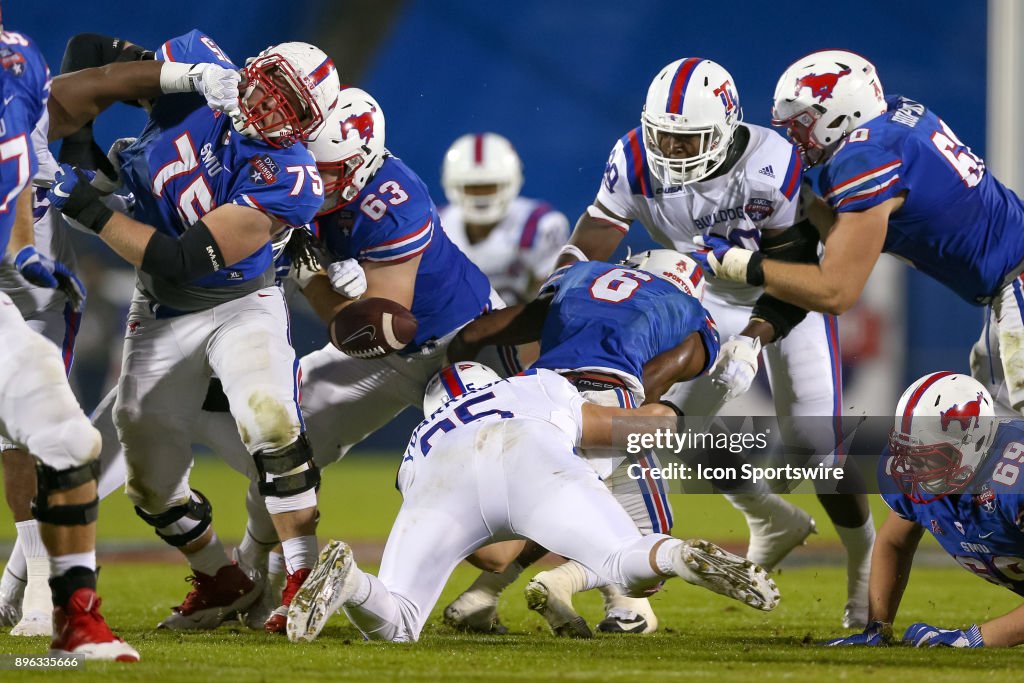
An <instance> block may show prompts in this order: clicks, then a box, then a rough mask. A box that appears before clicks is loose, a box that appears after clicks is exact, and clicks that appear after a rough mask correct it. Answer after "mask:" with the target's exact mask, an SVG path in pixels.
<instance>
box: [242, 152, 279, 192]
mask: <svg viewBox="0 0 1024 683" xmlns="http://www.w3.org/2000/svg"><path fill="white" fill-rule="evenodd" d="M249 165H250V166H252V168H250V169H249V180H251V181H252V182H253V183H255V184H256V185H273V184H274V183H276V182H277V174H278V173H280V172H281V167H280V166H278V165H277V162H276V161H274V160H273V159H272V158H270V155H269V154H257V155H256V156H254V157H252V158H251V159H249Z"/></svg>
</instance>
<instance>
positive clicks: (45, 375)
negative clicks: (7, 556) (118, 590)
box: [0, 26, 139, 662]
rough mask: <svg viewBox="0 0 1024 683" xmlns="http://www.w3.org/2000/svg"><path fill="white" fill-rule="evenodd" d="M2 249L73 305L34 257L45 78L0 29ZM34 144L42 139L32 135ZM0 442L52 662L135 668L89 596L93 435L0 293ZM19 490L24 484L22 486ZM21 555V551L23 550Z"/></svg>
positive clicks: (53, 269) (19, 43) (57, 366)
mask: <svg viewBox="0 0 1024 683" xmlns="http://www.w3.org/2000/svg"><path fill="white" fill-rule="evenodd" d="M0 85H2V87H3V91H4V94H5V97H4V107H3V110H2V113H0V124H2V126H0V128H2V131H3V132H2V137H3V139H2V140H0V148H2V149H3V154H2V158H3V159H5V160H6V162H5V163H3V164H0V186H2V187H0V194H2V196H3V197H4V201H3V204H2V206H0V245H2V246H3V248H4V250H5V252H6V253H7V254H8V255H13V257H14V261H15V263H16V264H17V265H18V266H19V270H20V271H21V272H22V273H23V274H25V275H28V276H29V277H30V278H32V279H35V280H36V281H38V282H39V283H43V284H45V285H47V286H50V287H58V286H60V287H62V288H64V289H65V291H66V292H67V293H68V294H69V295H70V297H71V298H73V299H75V300H76V301H78V303H80V299H81V297H82V296H84V292H83V291H82V290H81V289H80V287H79V283H77V279H76V278H75V277H74V275H73V274H72V273H71V271H70V270H69V269H68V268H67V267H66V265H64V264H62V263H59V262H56V261H53V260H52V259H50V258H48V257H45V256H44V255H43V254H40V253H39V251H38V250H36V249H35V247H34V230H33V211H32V209H33V206H32V194H33V193H32V189H31V188H30V187H29V186H28V185H29V181H30V180H31V179H32V177H33V176H34V175H35V173H36V172H37V170H38V167H39V160H38V157H37V152H36V150H35V147H36V144H38V143H37V142H36V141H34V140H33V133H34V130H35V129H37V128H39V129H40V131H41V133H40V134H41V136H42V140H43V143H42V144H43V146H44V147H45V131H46V128H47V98H48V97H49V95H50V88H51V84H50V73H49V69H48V68H47V66H46V62H45V60H44V59H43V57H42V55H41V54H40V53H39V50H38V48H36V46H35V45H34V44H33V43H32V41H31V40H30V39H29V38H28V37H26V36H24V35H22V34H20V33H15V32H13V31H4V30H3V29H2V26H0ZM37 137H39V136H38V135H37ZM0 337H2V339H3V343H4V352H5V363H4V365H3V367H4V370H3V372H0V384H2V389H0V433H3V435H4V437H5V439H6V441H7V442H8V443H9V444H10V445H13V446H15V447H16V448H17V449H18V450H20V451H23V452H25V453H30V454H32V455H33V456H34V457H35V458H36V461H37V463H36V482H37V493H36V496H35V499H34V501H33V504H32V514H33V516H34V517H35V519H36V520H37V521H38V522H39V532H40V535H41V537H42V541H43V545H44V546H45V548H46V551H47V553H48V554H49V556H50V557H49V569H50V571H49V574H50V580H49V584H50V591H51V596H52V604H53V630H52V633H51V635H52V636H53V640H52V642H51V644H50V652H51V654H54V655H66V654H76V655H81V656H84V657H85V658H86V659H105V660H117V661H124V662H135V661H138V659H139V653H138V652H136V651H135V649H134V648H132V647H131V646H130V645H128V644H127V643H125V642H124V641H123V640H121V639H120V638H118V637H117V636H115V635H114V634H113V632H111V630H110V628H109V627H108V626H107V624H106V622H105V621H104V619H103V616H102V615H101V614H100V612H99V606H100V600H99V598H98V596H97V594H96V547H95V543H96V518H97V516H98V512H99V499H98V498H97V496H96V476H97V470H98V467H97V466H98V462H97V455H98V453H99V450H100V434H99V432H97V431H96V429H94V428H93V427H92V426H91V425H90V424H89V420H88V418H86V416H85V414H84V413H83V412H82V409H81V408H80V407H79V405H78V402H77V401H76V400H75V397H74V395H73V393H72V392H71V388H70V386H69V385H68V382H67V376H66V374H65V370H64V364H63V363H62V362H61V359H60V357H59V354H58V353H57V350H56V349H55V348H54V347H53V344H52V343H51V342H50V341H49V340H48V339H47V338H46V337H44V336H43V335H42V334H40V333H38V332H37V331H35V330H34V329H32V327H30V326H29V324H28V323H26V321H25V319H24V318H23V317H22V316H21V313H20V312H19V310H18V307H17V306H16V305H15V303H14V301H12V299H11V297H10V296H9V295H7V294H6V293H3V292H0ZM22 481H23V480H22ZM26 550H28V549H26Z"/></svg>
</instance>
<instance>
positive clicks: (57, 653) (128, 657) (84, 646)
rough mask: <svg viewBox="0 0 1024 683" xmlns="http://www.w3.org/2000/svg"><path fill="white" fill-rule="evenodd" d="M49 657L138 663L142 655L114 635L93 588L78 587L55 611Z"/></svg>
mask: <svg viewBox="0 0 1024 683" xmlns="http://www.w3.org/2000/svg"><path fill="white" fill-rule="evenodd" d="M50 655H51V656H54V657H64V656H67V655H85V658H86V659H98V660H109V661H115V662H137V661H139V653H138V652H136V650H135V648H133V647H132V646H131V645H129V644H128V643H126V642H124V641H123V640H121V639H120V638H118V637H117V636H115V635H114V633H113V631H111V630H110V627H109V626H107V622H106V621H104V619H103V615H102V614H100V599H99V597H97V596H96V591H94V590H92V589H91V588H79V589H78V590H76V591H75V592H74V593H72V595H71V599H70V600H68V604H67V606H65V607H56V608H54V610H53V642H51V643H50Z"/></svg>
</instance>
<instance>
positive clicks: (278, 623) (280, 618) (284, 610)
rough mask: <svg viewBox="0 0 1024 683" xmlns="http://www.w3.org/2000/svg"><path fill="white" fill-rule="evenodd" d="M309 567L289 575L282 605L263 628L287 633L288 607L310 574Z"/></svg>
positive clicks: (272, 631) (282, 596) (269, 631)
mask: <svg viewBox="0 0 1024 683" xmlns="http://www.w3.org/2000/svg"><path fill="white" fill-rule="evenodd" d="M310 571H311V570H309V569H296V570H295V572H294V573H293V574H289V575H288V581H287V582H286V583H285V585H284V592H282V593H281V605H280V606H279V607H277V608H276V609H275V610H274V611H273V613H272V614H271V615H270V618H269V619H267V623H265V624H263V630H265V631H266V632H267V633H285V632H286V630H287V628H288V607H289V606H291V604H292V598H294V597H295V594H296V593H298V592H299V589H300V588H302V584H304V583H305V582H306V577H308V576H309V572H310Z"/></svg>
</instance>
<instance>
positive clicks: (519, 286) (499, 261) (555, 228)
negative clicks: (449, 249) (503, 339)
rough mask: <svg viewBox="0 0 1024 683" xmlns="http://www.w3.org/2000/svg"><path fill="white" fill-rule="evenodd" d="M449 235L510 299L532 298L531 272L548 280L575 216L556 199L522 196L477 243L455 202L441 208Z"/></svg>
mask: <svg viewBox="0 0 1024 683" xmlns="http://www.w3.org/2000/svg"><path fill="white" fill-rule="evenodd" d="M439 214H440V216H441V225H442V226H444V231H445V233H446V234H447V235H448V238H449V239H451V241H452V242H454V243H455V246H457V247H458V248H459V249H461V250H462V253H464V254H465V255H466V256H468V257H469V260H470V261H472V262H473V263H474V264H476V266H477V267H478V268H479V269H480V270H482V271H483V272H484V275H486V276H487V279H489V280H490V281H491V286H492V287H494V289H495V290H496V291H497V292H498V294H500V295H501V298H502V299H503V300H504V301H505V303H508V304H514V303H519V302H525V301H529V300H530V299H532V298H533V296H534V295H535V294H536V292H529V291H527V289H528V288H529V285H530V280H531V278H532V279H533V280H534V281H535V282H538V283H539V282H543V281H544V279H545V278H547V276H548V275H550V274H551V271H552V270H554V268H555V261H556V260H557V259H558V251H559V249H561V247H562V246H563V245H564V244H565V243H566V242H568V241H569V221H568V220H567V219H566V217H565V215H564V214H562V213H561V212H559V211H556V210H555V209H554V208H553V207H552V206H551V205H550V204H547V203H545V202H541V201H538V200H536V199H527V198H525V197H517V198H516V199H515V200H514V201H513V202H512V204H511V205H510V206H509V210H508V213H507V214H506V215H505V218H504V219H502V221H501V222H500V223H498V225H496V226H495V227H494V229H493V230H491V232H490V233H489V234H488V235H487V237H485V238H484V239H483V241H481V242H477V243H476V244H470V241H469V237H468V236H467V234H466V223H465V220H464V219H463V216H462V209H461V208H459V207H458V206H454V205H449V206H445V207H442V208H441V209H440V211H439Z"/></svg>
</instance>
